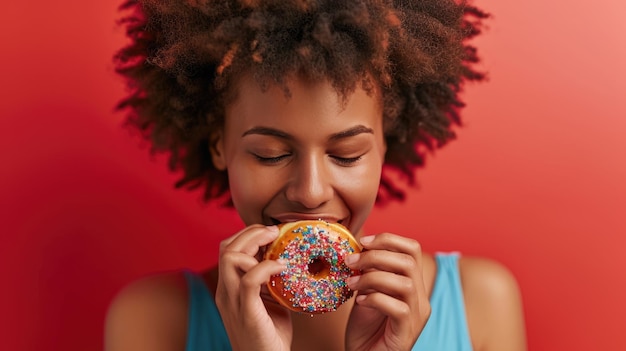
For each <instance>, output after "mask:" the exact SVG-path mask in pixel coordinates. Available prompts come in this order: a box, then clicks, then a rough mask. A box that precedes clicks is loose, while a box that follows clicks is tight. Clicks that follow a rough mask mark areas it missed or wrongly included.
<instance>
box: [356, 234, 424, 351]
mask: <svg viewBox="0 0 626 351" xmlns="http://www.w3.org/2000/svg"><path fill="white" fill-rule="evenodd" d="M360 242H361V244H362V245H363V247H364V251H363V252H362V253H360V254H354V255H350V256H348V257H347V258H346V263H347V264H348V266H349V267H350V268H352V269H357V270H362V274H361V275H359V276H354V277H352V278H349V279H348V286H349V287H350V288H351V289H353V290H358V295H357V297H356V302H355V304H354V307H353V309H352V312H351V314H350V319H349V321H348V327H347V330H346V350H410V349H411V348H412V347H413V345H414V344H415V341H416V340H417V338H418V336H419V335H420V333H421V332H422V329H423V328H424V325H425V324H426V321H427V320H428V317H429V316H430V302H429V300H428V296H427V294H426V289H425V287H424V279H423V276H422V252H421V247H420V245H419V243H418V242H417V241H415V240H413V239H409V238H405V237H402V236H399V235H395V234H389V233H384V234H379V235H375V236H366V237H363V238H361V240H360Z"/></svg>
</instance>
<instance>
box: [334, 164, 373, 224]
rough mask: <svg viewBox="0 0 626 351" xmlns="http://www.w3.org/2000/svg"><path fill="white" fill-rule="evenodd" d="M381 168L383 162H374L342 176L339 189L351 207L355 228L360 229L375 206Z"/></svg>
mask: <svg viewBox="0 0 626 351" xmlns="http://www.w3.org/2000/svg"><path fill="white" fill-rule="evenodd" d="M381 170H382V163H374V164H371V165H369V166H368V167H363V168H355V169H354V171H353V172H349V173H346V174H344V175H343V176H342V177H341V181H340V184H341V186H339V187H338V189H337V190H338V191H339V192H340V196H341V197H342V198H343V199H344V201H345V202H346V205H347V206H348V207H349V209H350V212H351V214H352V217H353V218H352V226H353V228H352V229H354V230H358V229H360V227H361V226H362V225H363V224H364V223H365V220H366V219H367V217H368V216H369V214H370V212H371V210H372V208H373V207H374V203H375V202H376V196H377V195H378V188H379V184H380V176H381Z"/></svg>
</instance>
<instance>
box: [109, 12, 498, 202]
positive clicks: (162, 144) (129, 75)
mask: <svg viewBox="0 0 626 351" xmlns="http://www.w3.org/2000/svg"><path fill="white" fill-rule="evenodd" d="M120 10H121V11H129V12H130V14H127V15H126V16H125V17H123V18H122V19H121V20H120V23H121V24H122V25H123V26H125V29H126V34H127V36H128V37H129V38H130V43H129V44H128V45H127V46H125V47H123V48H122V49H121V50H119V52H117V54H116V55H115V57H114V62H115V67H116V72H117V73H119V74H120V75H122V76H123V77H124V78H125V79H126V82H127V86H128V88H129V93H128V95H127V96H126V97H125V98H123V99H122V100H121V101H120V102H119V104H118V105H117V109H118V110H128V112H129V113H128V115H127V118H126V124H127V125H128V126H130V127H131V128H132V129H134V130H138V131H140V132H141V134H142V135H143V136H144V137H145V138H146V139H148V140H149V141H150V142H151V146H152V152H167V153H169V167H170V169H171V170H172V171H180V170H182V173H183V176H182V178H181V179H180V180H179V181H177V183H176V187H185V188H188V189H194V188H199V187H204V199H205V201H208V200H210V199H212V198H217V197H220V196H223V195H225V194H227V193H228V178H227V174H226V172H225V171H219V170H217V169H216V168H215V167H214V165H213V163H212V161H211V157H210V154H209V142H210V140H209V138H210V134H211V131H214V130H217V129H218V128H221V127H222V126H223V123H224V110H225V105H226V104H227V103H228V99H229V96H230V94H229V93H228V92H229V89H228V87H229V86H230V85H231V84H232V83H233V82H234V80H235V79H236V78H237V77H238V76H240V75H242V74H244V73H247V74H252V75H253V77H254V78H255V79H256V80H257V81H258V82H259V84H260V86H261V87H262V88H263V89H267V87H268V86H269V85H270V84H274V85H279V86H281V87H282V88H283V89H284V91H285V94H287V95H289V89H288V86H287V78H288V77H289V76H290V75H292V74H294V73H297V74H303V75H304V77H306V78H308V79H311V80H314V81H321V80H328V81H329V82H330V83H331V84H332V86H333V87H334V89H335V90H336V91H337V93H338V94H339V95H340V96H342V97H343V98H344V100H345V98H346V97H348V96H349V94H350V93H351V92H353V91H354V90H355V89H356V87H357V85H359V84H360V86H362V87H364V89H366V90H368V89H371V87H372V86H374V84H375V85H377V86H378V87H380V88H381V91H382V99H383V118H384V119H383V121H384V123H383V125H384V130H385V141H386V144H387V153H386V156H385V167H384V169H383V176H382V179H381V184H380V187H379V194H378V200H386V199H398V200H402V199H404V191H403V190H402V189H401V188H400V187H398V186H397V185H395V184H394V181H392V180H391V177H389V174H388V172H389V171H390V170H394V169H395V170H396V171H399V172H400V174H403V175H405V176H406V177H404V179H405V180H406V181H407V182H408V183H409V184H410V185H412V184H414V180H415V178H414V177H415V175H414V171H415V169H416V168H417V167H420V166H422V165H423V164H424V157H425V154H426V153H427V152H432V151H433V150H434V149H435V148H437V147H440V146H442V145H443V144H445V143H446V142H447V141H449V140H451V139H453V138H454V137H455V133H454V131H453V130H452V127H453V125H455V124H456V125H461V119H460V115H459V111H460V109H461V108H462V107H463V106H464V104H463V102H462V101H461V100H460V98H459V92H460V90H461V87H462V84H463V82H465V81H468V80H476V81H478V80H482V79H483V78H484V74H483V73H481V72H478V71H476V70H475V69H473V67H472V66H473V64H475V63H476V62H478V56H477V53H476V48H475V47H473V46H471V45H469V44H467V40H468V39H470V38H472V37H474V36H475V35H477V34H479V33H480V25H481V21H482V19H484V18H486V17H488V14H486V13H485V12H483V11H482V10H480V9H478V8H477V7H475V6H471V5H469V4H467V3H465V2H463V3H460V4H459V3H456V2H455V1H454V0H413V1H410V0H395V1H392V0H386V1H380V0H378V1H376V0H343V1H335V0H293V1H286V0H267V1H263V0H220V1H210V0H168V1H166V0H130V1H126V2H124V3H123V4H122V5H121V6H120ZM231 89H232V88H231Z"/></svg>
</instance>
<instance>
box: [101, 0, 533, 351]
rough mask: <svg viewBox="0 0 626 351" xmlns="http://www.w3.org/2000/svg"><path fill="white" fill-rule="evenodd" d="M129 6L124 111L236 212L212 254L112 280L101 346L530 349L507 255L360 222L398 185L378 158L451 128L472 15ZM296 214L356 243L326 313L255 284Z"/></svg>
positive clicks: (438, 138)
mask: <svg viewBox="0 0 626 351" xmlns="http://www.w3.org/2000/svg"><path fill="white" fill-rule="evenodd" d="M123 8H125V9H130V10H132V11H133V14H132V15H130V16H129V17H127V18H126V19H125V20H124V22H125V23H126V24H127V26H128V27H127V28H128V35H129V37H130V38H131V39H132V42H131V44H130V45H129V46H127V47H126V48H124V49H122V50H121V51H120V52H119V53H118V55H117V57H116V58H117V64H118V71H119V72H120V73H121V74H122V75H124V76H125V77H127V78H128V81H129V86H130V87H131V93H130V95H129V96H128V97H127V98H126V99H124V100H123V101H122V102H121V104H120V108H123V109H128V110H129V111H130V115H129V119H128V122H129V124H130V125H131V126H132V127H135V128H138V129H139V130H141V131H143V132H144V134H145V136H146V137H148V138H149V139H150V140H151V141H152V143H153V146H154V149H155V150H157V151H163V150H164V151H168V152H170V154H171V166H172V168H173V169H181V170H182V171H183V173H184V177H183V179H181V181H180V182H179V183H178V185H179V186H187V187H191V188H195V187H198V186H202V187H205V189H206V192H205V194H206V199H207V200H209V199H216V198H223V197H225V196H226V197H227V198H228V199H229V200H231V201H232V205H233V207H234V208H235V210H236V211H237V212H238V213H239V215H240V217H241V218H242V220H243V222H244V223H245V225H246V226H247V227H246V228H243V229H242V230H241V231H240V232H238V233H235V234H233V235H232V236H231V237H229V238H228V239H226V240H224V241H223V242H222V244H221V246H220V258H219V263H218V267H215V268H210V269H207V270H206V271H205V272H189V271H183V272H176V273H170V274H163V275H157V276H152V277H147V278H144V279H141V280H139V281H137V282H133V283H131V284H129V285H128V286H127V287H126V288H124V289H123V290H122V291H121V292H120V293H119V294H118V296H117V297H116V298H115V300H114V301H113V302H112V304H111V306H110V309H109V313H108V316H107V323H106V335H105V347H106V349H107V350H109V351H121V350H190V351H191V350H222V349H231V348H232V349H234V350H289V349H293V350H411V349H413V350H499V351H501V350H525V336H524V322H523V315H522V307H521V299H520V294H519V291H518V288H517V285H516V282H515V280H514V278H513V277H512V275H511V274H510V273H509V272H508V271H507V270H506V269H504V268H503V267H502V266H500V265H499V264H497V263H495V262H493V261H490V260H486V259H481V258H470V257H459V255H457V254H437V255H435V256H432V255H429V254H427V253H424V252H422V251H421V248H420V245H419V243H418V242H417V241H416V240H414V239H412V238H413V237H417V236H418V233H376V234H374V235H368V234H366V233H364V232H363V225H364V223H365V221H366V219H367V217H368V215H369V214H370V212H371V211H372V208H373V206H374V204H375V202H376V201H377V200H379V201H383V200H393V199H402V197H403V193H402V191H400V190H399V187H397V186H396V185H394V183H393V182H391V181H389V180H388V178H386V177H385V172H384V170H385V169H386V168H385V167H389V168H396V169H398V170H400V171H401V172H403V173H404V174H406V175H407V176H408V177H409V179H410V180H411V181H412V179H413V178H412V177H413V172H414V170H415V168H416V167H417V166H419V165H421V164H422V162H423V151H424V148H426V149H431V148H433V147H435V146H438V145H441V144H443V143H445V142H446V141H448V140H449V139H451V138H452V137H453V136H454V134H453V132H452V131H451V125H452V124H453V123H459V122H460V120H459V115H458V112H459V109H460V107H461V106H462V103H461V102H460V100H459V98H458V95H457V94H458V92H459V90H460V88H461V85H462V83H463V82H464V81H465V80H472V79H478V80H479V79H481V78H482V75H481V74H479V73H477V72H475V71H473V70H472V69H471V67H470V65H471V63H473V62H476V61H477V57H476V53H475V50H474V49H473V48H472V47H470V46H468V45H467V44H466V43H465V40H466V39H468V38H470V37H472V36H473V35H475V34H477V33H478V21H479V20H480V19H482V18H484V17H486V15H485V14H484V13H483V12H481V11H480V10H478V9H477V8H475V7H472V6H469V5H467V4H457V3H455V2H453V1H442V0H432V1H306V0H300V1H278V0H276V1H253V0H251V1H219V2H212V1H197V0H196V1H191V0H189V1H149V0H145V1H129V2H127V3H125V4H124V5H123ZM472 21H473V22H472ZM303 219H323V220H326V221H328V222H338V223H341V224H343V225H344V226H346V227H347V228H348V229H349V230H350V231H352V233H354V234H355V236H356V237H357V238H358V240H360V243H361V244H362V246H363V247H364V249H365V250H364V251H363V252H362V253H360V254H353V255H350V256H348V257H347V258H346V263H347V264H348V265H349V266H350V267H351V268H353V269H356V270H361V271H362V272H363V273H362V274H361V275H360V276H356V277H352V278H350V279H348V281H347V284H348V286H349V287H350V288H351V289H353V290H354V291H356V294H355V297H354V298H352V299H350V300H348V302H346V303H345V304H344V305H342V306H341V307H340V308H339V309H338V310H337V311H336V312H331V313H326V314H322V315H316V316H313V317H311V316H310V315H308V314H299V313H295V312H290V311H289V310H287V309H285V308H283V307H281V306H280V305H278V304H277V303H276V302H275V301H274V300H273V299H272V297H271V296H270V295H269V294H267V290H266V287H265V284H266V282H267V281H268V280H269V278H270V276H272V275H274V274H278V273H280V272H281V271H283V270H284V269H285V264H284V263H283V262H281V261H272V260H262V259H261V256H260V254H259V253H260V252H262V251H263V250H264V248H265V247H266V246H267V245H268V244H270V243H271V242H273V240H274V239H276V237H277V235H278V231H277V227H276V225H277V224H279V223H284V222H291V221H297V220H303ZM403 234H404V235H403ZM405 235H406V236H405Z"/></svg>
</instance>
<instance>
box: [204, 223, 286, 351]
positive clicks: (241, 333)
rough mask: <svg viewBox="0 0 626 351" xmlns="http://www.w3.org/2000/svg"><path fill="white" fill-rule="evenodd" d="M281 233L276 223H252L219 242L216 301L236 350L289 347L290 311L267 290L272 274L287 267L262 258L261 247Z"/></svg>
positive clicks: (282, 348)
mask: <svg viewBox="0 0 626 351" xmlns="http://www.w3.org/2000/svg"><path fill="white" fill-rule="evenodd" d="M277 236H278V229H277V228H276V227H265V226H262V225H252V226H249V227H247V228H245V229H243V230H242V231H240V232H239V233H237V234H235V235H233V236H232V237H230V238H228V239H226V240H224V241H223V242H222V243H221V245H220V258H219V278H218V284H217V291H216V296H215V302H216V305H217V307H218V309H219V311H220V315H221V317H222V320H223V322H224V327H225V328H226V332H227V333H228V337H229V339H230V341H231V345H232V347H233V350H271V351H275V350H278V351H280V350H284V351H286V350H290V348H291V339H292V326H291V318H290V316H289V311H288V310H287V309H285V308H283V307H282V306H279V305H278V304H277V303H276V302H275V301H274V300H273V299H272V298H271V296H269V293H268V292H267V288H266V283H267V281H268V280H269V279H270V276H272V275H275V274H278V273H280V272H281V271H283V270H284V269H285V264H284V263H283V262H281V261H279V260H264V261H261V262H259V259H258V257H259V256H260V255H259V249H260V248H261V247H264V246H265V245H267V244H269V243H271V242H272V241H273V240H274V239H275V238H276V237H277Z"/></svg>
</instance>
